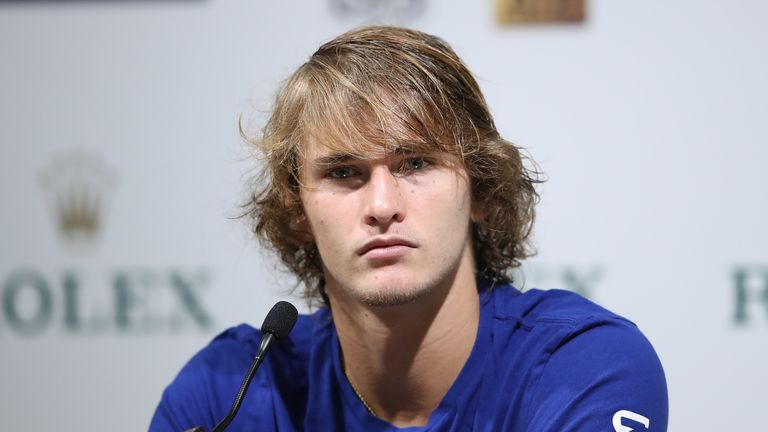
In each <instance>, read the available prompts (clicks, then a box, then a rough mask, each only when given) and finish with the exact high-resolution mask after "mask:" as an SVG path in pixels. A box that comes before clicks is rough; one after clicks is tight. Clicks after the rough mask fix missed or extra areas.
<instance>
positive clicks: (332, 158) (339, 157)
mask: <svg viewBox="0 0 768 432" xmlns="http://www.w3.org/2000/svg"><path fill="white" fill-rule="evenodd" d="M418 153H419V152H418V151H415V150H413V149H412V148H410V147H405V146H401V147H397V148H395V149H393V150H392V152H391V153H390V156H408V155H411V154H418ZM363 159H367V158H366V157H365V156H360V155H354V154H350V153H341V152H339V153H332V154H329V155H326V156H321V157H318V158H316V159H314V160H313V161H312V162H313V164H315V165H319V166H329V165H338V164H344V163H348V162H350V161H359V160H363Z"/></svg>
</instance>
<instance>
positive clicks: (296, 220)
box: [288, 213, 315, 243]
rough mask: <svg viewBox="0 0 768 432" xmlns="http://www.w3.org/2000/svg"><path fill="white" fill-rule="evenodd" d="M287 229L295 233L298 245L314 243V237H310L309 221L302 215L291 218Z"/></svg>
mask: <svg viewBox="0 0 768 432" xmlns="http://www.w3.org/2000/svg"><path fill="white" fill-rule="evenodd" d="M288 227H289V228H290V229H291V230H292V231H293V232H294V233H295V235H296V240H298V241H299V242H300V243H311V242H313V241H315V236H314V235H312V227H311V226H310V225H309V220H307V217H306V216H305V215H304V213H299V214H297V215H295V216H293V217H292V218H291V221H290V222H289V223H288Z"/></svg>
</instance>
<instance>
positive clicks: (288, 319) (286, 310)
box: [188, 301, 299, 432]
mask: <svg viewBox="0 0 768 432" xmlns="http://www.w3.org/2000/svg"><path fill="white" fill-rule="evenodd" d="M298 316H299V312H298V311H297V310H296V307H295V306H294V305H292V304H290V303H288V302H286V301H279V302H277V303H275V305H274V306H272V309H270V310H269V313H267V317H266V318H264V323H263V324H262V325H261V342H259V350H258V351H257V352H256V357H254V358H253V362H252V363H251V367H250V368H248V373H246V374H245V379H243V382H242V384H240V390H239V391H238V392H237V396H236V397H235V402H234V403H233V404H232V408H230V410H229V413H228V414H227V416H226V417H224V418H223V419H222V420H221V421H220V422H219V423H218V424H217V425H216V427H214V428H213V432H222V431H223V430H224V429H225V428H226V427H227V426H229V424H230V423H231V422H232V420H233V419H234V418H235V414H237V411H238V410H239V409H240V405H241V404H242V403H243V398H244V397H245V392H246V391H248V387H249V386H250V385H251V381H252V380H253V376H254V375H255V374H256V369H258V368H259V365H261V362H263V361H264V357H265V356H266V355H267V352H269V349H270V348H272V345H273V344H274V343H275V342H279V341H280V340H282V339H285V338H286V337H287V336H288V333H290V332H291V330H292V329H293V325H294V324H296V319H297V318H298ZM203 431H204V430H203V428H202V427H199V426H198V427H196V428H193V429H190V430H189V431H188V432H203Z"/></svg>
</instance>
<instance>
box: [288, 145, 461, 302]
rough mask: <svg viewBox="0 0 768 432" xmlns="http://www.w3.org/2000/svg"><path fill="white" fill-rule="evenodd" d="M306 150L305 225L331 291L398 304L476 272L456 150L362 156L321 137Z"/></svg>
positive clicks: (304, 170)
mask: <svg viewBox="0 0 768 432" xmlns="http://www.w3.org/2000/svg"><path fill="white" fill-rule="evenodd" d="M305 155H306V160H305V163H304V167H303V169H302V173H301V179H302V186H301V192H300V193H301V201H302V204H303V206H304V216H305V217H306V220H303V221H299V222H298V226H299V230H304V231H306V232H308V237H309V238H311V240H312V241H314V242H315V243H316V244H317V248H318V250H319V252H320V257H321V258H322V262H323V271H324V276H325V281H326V289H327V291H328V293H329V295H331V297H333V296H334V294H336V293H338V294H339V295H346V296H348V297H350V298H352V299H353V300H355V301H360V302H363V303H365V304H369V305H376V306H386V305H397V304H404V303H408V302H410V301H412V300H414V299H416V298H418V297H420V296H423V295H425V294H426V293H428V292H429V291H430V290H431V289H432V288H435V287H437V286H444V285H446V283H447V284H450V283H451V282H452V281H453V280H454V279H455V278H456V276H457V275H458V273H459V272H463V273H462V274H461V276H463V277H469V278H470V279H469V280H474V261H473V260H472V254H471V250H472V245H471V235H470V218H471V207H472V202H471V197H470V191H469V187H468V180H467V175H466V172H465V170H464V169H463V168H462V167H461V164H460V161H458V159H457V158H455V157H453V156H450V155H447V154H413V153H408V152H395V153H392V154H388V155H386V156H382V157H378V156H377V157H375V158H371V159H365V158H355V157H352V156H350V155H348V154H340V153H336V152H335V151H333V150H330V149H328V148H327V147H324V146H321V145H319V144H308V148H307V151H306V153H305ZM468 273H469V274H468ZM465 280H466V279H465ZM441 284H442V285H441ZM337 290H339V291H337Z"/></svg>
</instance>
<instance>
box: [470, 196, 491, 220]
mask: <svg viewBox="0 0 768 432" xmlns="http://www.w3.org/2000/svg"><path fill="white" fill-rule="evenodd" d="M487 217H488V212H487V211H485V208H483V206H482V204H480V203H478V202H477V201H475V200H472V209H471V210H470V214H469V218H470V220H471V221H472V222H474V223H476V224H478V223H480V222H483V221H485V219H486V218H487Z"/></svg>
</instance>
